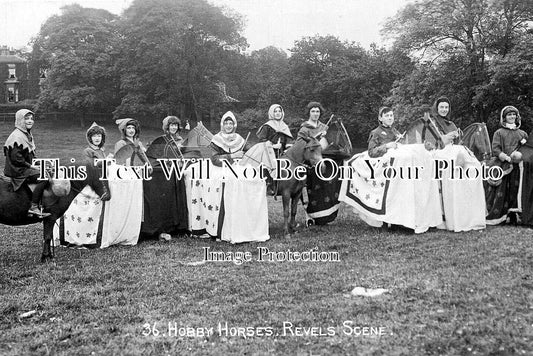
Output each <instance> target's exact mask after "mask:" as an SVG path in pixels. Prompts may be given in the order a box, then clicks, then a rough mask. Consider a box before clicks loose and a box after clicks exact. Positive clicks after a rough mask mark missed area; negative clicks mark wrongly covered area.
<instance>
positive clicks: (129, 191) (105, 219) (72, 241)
mask: <svg viewBox="0 0 533 356" xmlns="http://www.w3.org/2000/svg"><path fill="white" fill-rule="evenodd" d="M116 123H117V124H118V125H119V129H120V131H121V132H122V134H123V139H122V140H120V141H119V142H117V144H116V145H115V148H116V149H115V158H116V160H117V162H119V163H118V165H115V164H110V165H108V166H107V167H106V171H107V177H103V176H101V174H100V178H101V182H102V186H103V187H104V194H103V195H102V197H100V198H99V197H98V195H97V194H96V193H95V192H94V190H93V189H91V188H90V187H89V186H86V187H85V188H84V189H83V190H82V191H81V192H80V193H79V194H78V195H77V196H76V198H75V199H74V201H73V202H72V204H71V205H70V206H69V208H68V210H67V211H66V212H65V214H64V216H63V217H62V218H61V220H60V224H59V226H56V227H54V238H58V239H59V240H60V241H61V244H63V245H67V246H83V247H89V248H105V247H108V246H111V245H115V244H121V245H136V244H137V241H138V239H139V232H140V228H141V220H142V210H143V206H142V199H143V197H142V181H141V180H140V179H138V178H137V177H136V176H135V175H134V174H133V173H132V172H130V171H127V170H123V171H122V172H121V173H120V174H119V173H118V170H119V168H123V167H121V165H133V163H134V160H135V157H136V156H135V152H137V151H139V150H140V148H139V146H138V143H137V142H138V133H139V130H138V123H137V122H136V121H135V120H133V119H126V120H125V121H122V120H117V121H116ZM86 136H87V141H88V142H89V147H87V148H86V149H85V150H84V151H83V152H84V156H85V159H86V162H87V163H89V164H90V165H94V164H95V162H94V160H95V159H102V158H106V155H105V152H104V149H103V146H104V143H105V137H106V132H105V129H104V128H103V127H101V126H98V125H96V124H95V123H93V125H91V127H90V128H89V129H88V130H87V134H86ZM134 142H136V143H137V145H135V143H134ZM117 147H118V148H117ZM142 154H143V155H144V153H142ZM146 161H148V159H146ZM101 164H103V163H98V165H101ZM100 167H101V166H100ZM99 170H100V172H102V170H101V168H100V169H99ZM106 192H107V193H109V196H108V197H106V196H105V195H106ZM111 193H112V195H113V198H112V199H108V198H110V195H111ZM101 200H103V201H104V202H103V203H102V202H101Z"/></svg>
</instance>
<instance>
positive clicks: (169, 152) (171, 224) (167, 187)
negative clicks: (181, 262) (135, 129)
mask: <svg viewBox="0 0 533 356" xmlns="http://www.w3.org/2000/svg"><path fill="white" fill-rule="evenodd" d="M180 153H181V151H180V148H179V147H178V146H177V144H176V140H175V139H173V138H172V137H170V135H168V134H167V135H163V136H160V137H158V138H156V139H155V140H154V141H153V142H152V143H151V144H150V146H149V147H148V150H147V151H146V155H147V157H148V159H149V160H150V163H151V165H152V168H153V172H152V175H151V177H152V179H150V180H144V181H143V196H144V221H143V223H142V226H141V231H142V232H144V233H147V234H150V235H153V234H160V233H163V232H165V233H173V232H178V231H184V230H187V229H188V211H187V196H186V191H185V181H184V179H183V178H181V179H179V178H178V177H177V176H176V175H172V177H170V179H167V177H166V176H165V174H164V171H163V168H162V167H161V164H160V162H159V161H157V159H158V158H159V159H179V158H180ZM164 164H165V163H164ZM166 164H167V168H169V167H171V165H172V162H171V161H167V163H166Z"/></svg>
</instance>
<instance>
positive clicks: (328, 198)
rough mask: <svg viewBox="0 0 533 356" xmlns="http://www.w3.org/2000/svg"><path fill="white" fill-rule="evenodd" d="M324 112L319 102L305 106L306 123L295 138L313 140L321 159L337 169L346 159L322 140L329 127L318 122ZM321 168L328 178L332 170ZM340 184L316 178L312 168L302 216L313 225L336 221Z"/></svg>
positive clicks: (331, 144) (335, 178)
mask: <svg viewBox="0 0 533 356" xmlns="http://www.w3.org/2000/svg"><path fill="white" fill-rule="evenodd" d="M324 111H325V110H324V108H323V107H322V105H321V104H320V103H319V102H316V101H311V102H310V103H309V104H307V107H306V116H307V118H308V120H307V121H305V122H304V123H303V124H302V125H301V127H300V130H299V131H298V135H297V137H299V138H300V137H306V136H312V137H315V138H317V139H318V140H319V142H320V145H321V146H322V156H323V157H324V158H330V159H332V160H333V161H335V163H336V164H337V165H338V166H340V165H342V162H343V160H344V158H346V157H345V156H344V155H342V154H340V153H339V150H338V149H333V150H332V149H331V148H333V147H336V145H334V142H329V141H328V139H327V138H326V135H327V132H328V130H329V127H328V126H327V125H326V124H324V123H322V122H321V121H320V118H321V117H322V116H323V114H324ZM324 167H325V168H324V171H323V175H324V176H326V177H327V176H330V175H331V173H332V170H333V169H334V167H333V166H332V165H331V164H325V165H324ZM341 183H342V182H341V181H340V180H339V179H338V177H333V179H331V180H328V181H324V180H322V179H320V177H319V176H318V175H317V174H316V172H315V169H314V168H312V169H308V170H307V181H306V190H307V195H308V199H309V204H308V206H307V208H306V212H307V214H308V218H311V219H312V221H313V223H314V224H316V225H325V224H327V223H330V222H332V221H333V220H335V219H336V218H337V214H338V211H339V206H340V203H339V193H340V188H341Z"/></svg>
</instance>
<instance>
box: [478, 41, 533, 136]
mask: <svg viewBox="0 0 533 356" xmlns="http://www.w3.org/2000/svg"><path fill="white" fill-rule="evenodd" d="M532 41H533V34H529V35H526V36H524V38H523V40H522V42H520V43H518V44H517V45H516V46H514V47H513V49H512V50H510V51H509V53H507V55H506V56H505V57H503V58H498V59H496V60H494V61H493V62H492V63H491V65H490V69H489V73H490V81H489V82H488V83H486V84H485V85H483V86H480V87H479V88H478V90H477V93H476V96H475V97H474V101H475V102H476V103H478V105H484V106H485V108H486V110H487V111H489V112H491V113H492V115H491V120H490V121H489V122H490V123H491V125H490V126H491V128H492V130H493V131H494V130H495V129H496V128H497V127H498V126H499V125H498V123H499V110H501V108H503V107H504V106H506V105H514V106H516V107H517V108H518V109H519V110H520V112H521V115H522V117H523V118H529V117H531V116H532V115H533V110H532V108H533V48H532V46H531V43H532ZM530 121H531V120H523V121H522V125H523V126H524V129H526V131H527V132H529V129H531V128H532V125H531V123H530Z"/></svg>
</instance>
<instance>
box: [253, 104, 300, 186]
mask: <svg viewBox="0 0 533 356" xmlns="http://www.w3.org/2000/svg"><path fill="white" fill-rule="evenodd" d="M284 117H285V113H284V112H283V108H282V107H281V105H279V104H273V105H271V106H270V108H269V109H268V121H267V122H266V123H264V124H263V125H261V127H259V129H258V130H257V133H256V135H257V138H259V142H267V141H268V142H270V143H271V144H272V148H273V149H274V154H275V155H276V158H279V157H280V156H281V155H282V153H283V152H285V149H286V148H287V143H288V142H289V141H290V140H292V134H291V130H290V129H289V126H288V125H287V124H286V123H285V122H284V121H283V118H284ZM266 182H267V194H268V195H274V194H275V191H276V187H275V185H274V180H273V179H272V177H271V176H270V174H268V173H267V179H266Z"/></svg>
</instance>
